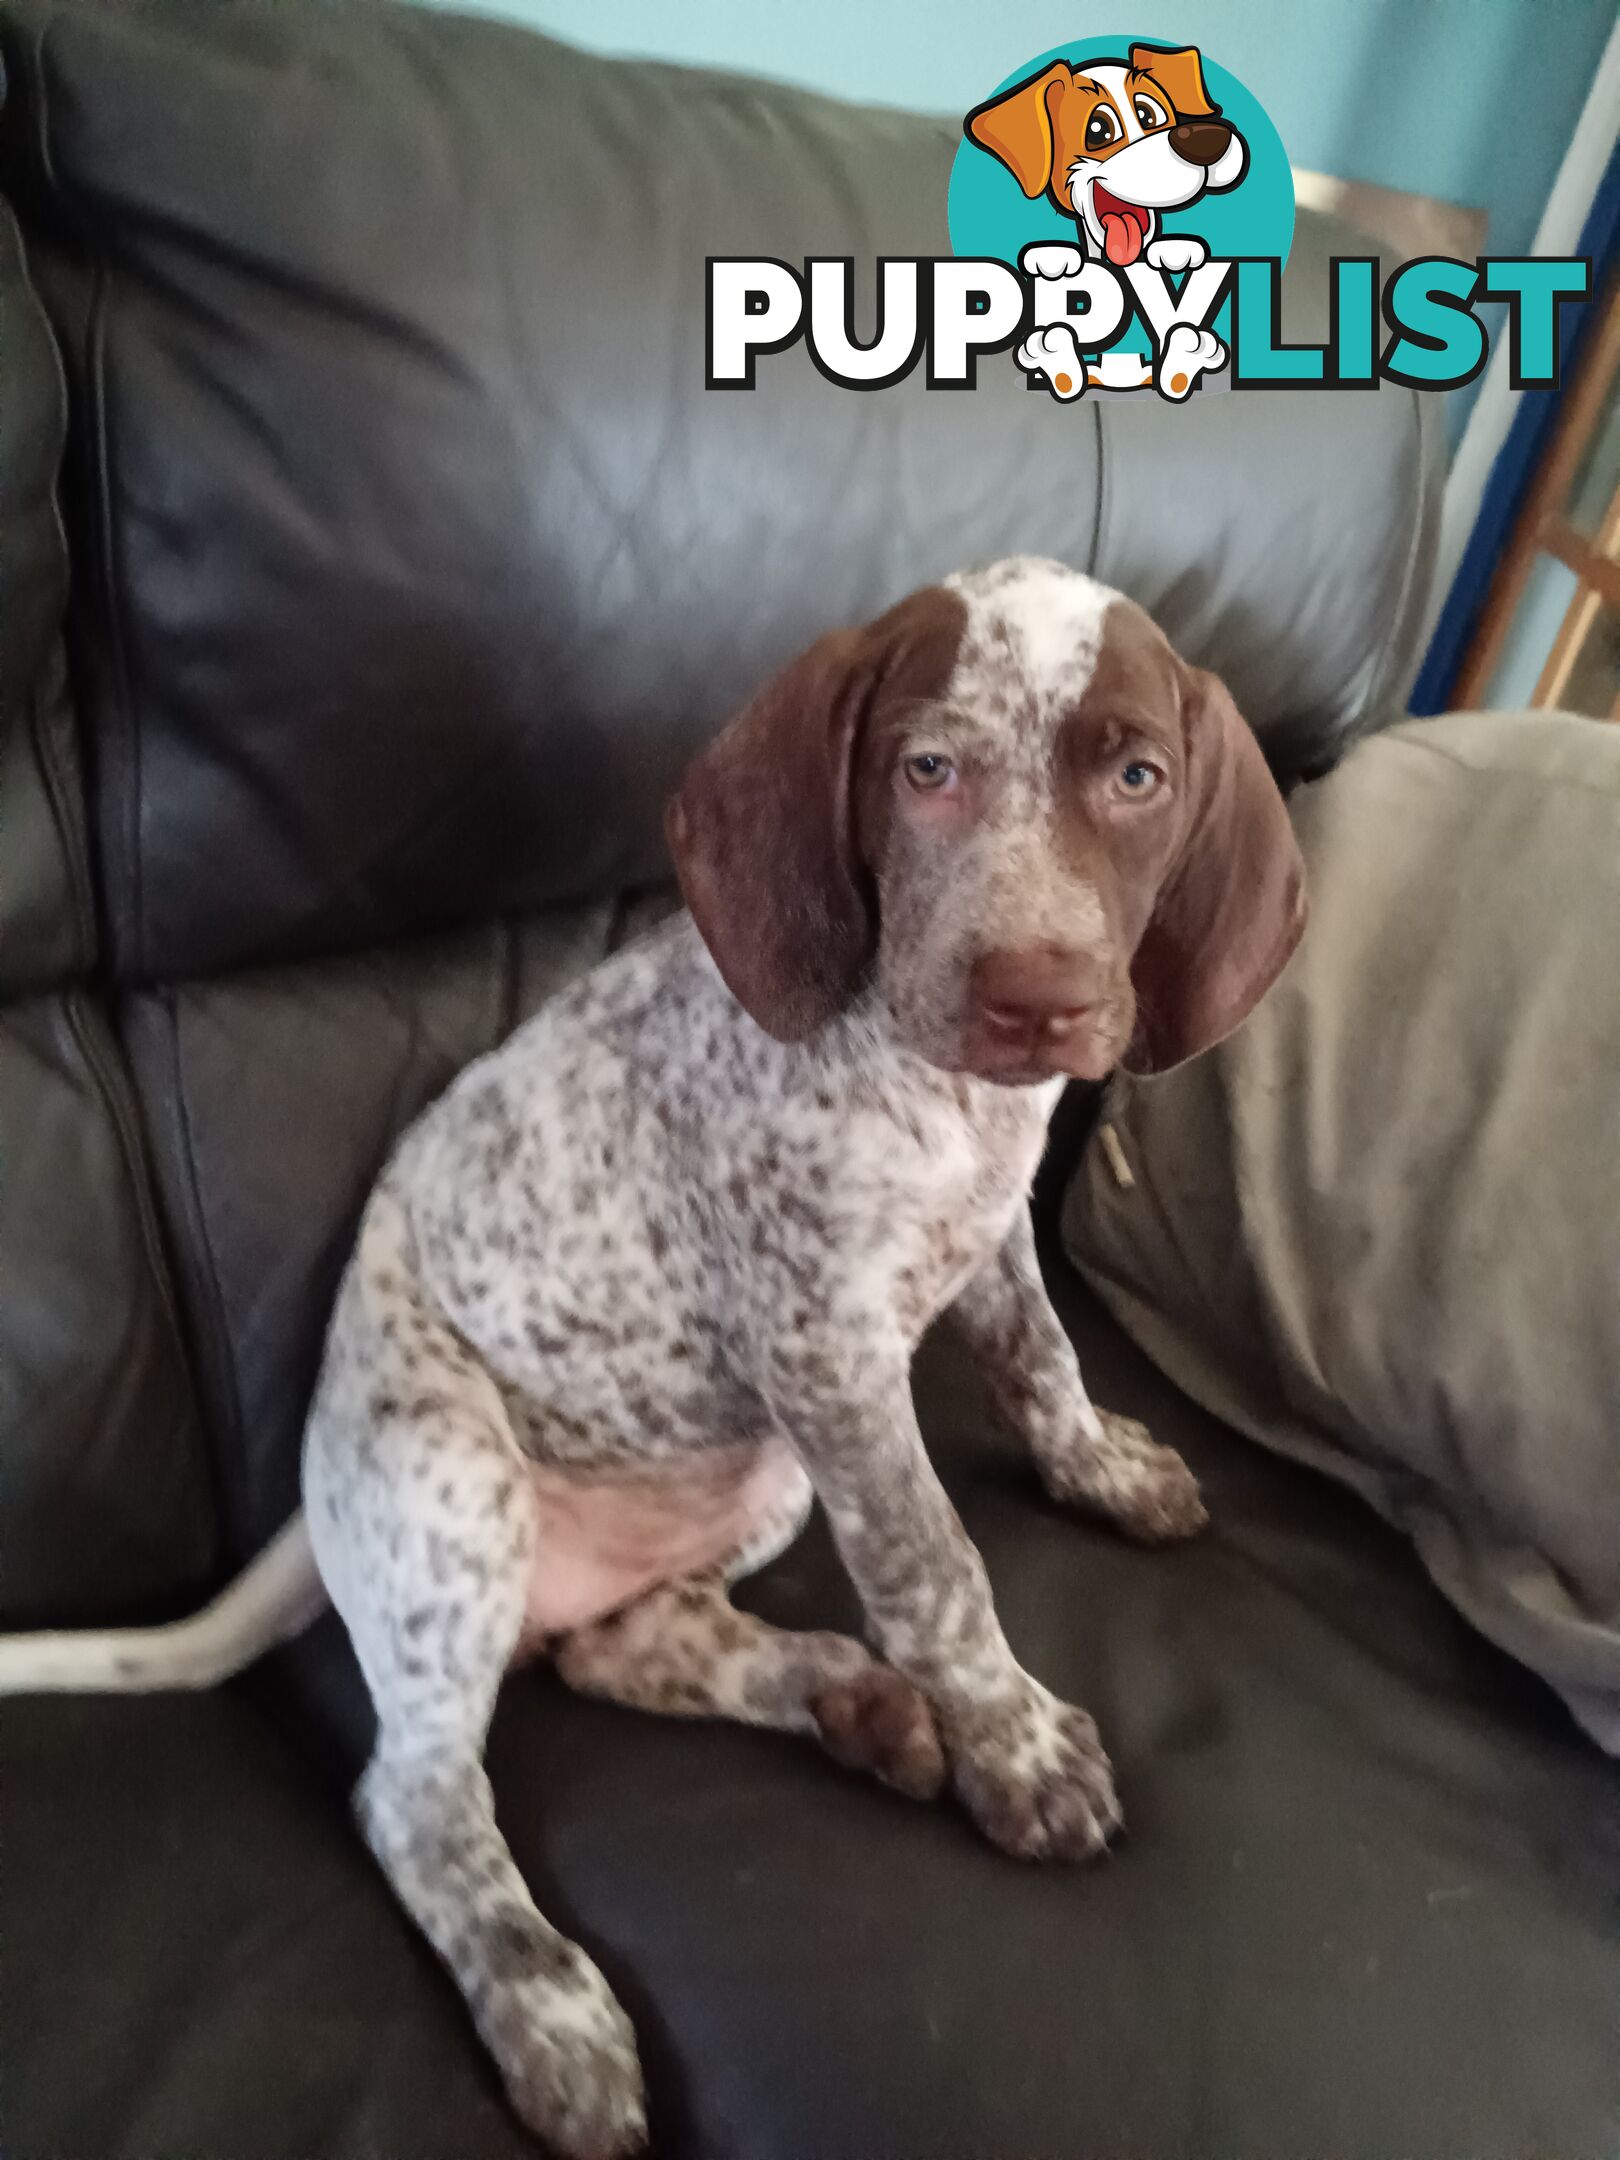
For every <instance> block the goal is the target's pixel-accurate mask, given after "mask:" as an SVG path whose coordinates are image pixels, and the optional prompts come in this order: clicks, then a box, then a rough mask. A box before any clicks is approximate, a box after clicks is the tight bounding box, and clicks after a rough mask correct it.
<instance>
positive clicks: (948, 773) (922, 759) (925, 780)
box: [906, 750, 956, 795]
mask: <svg viewBox="0 0 1620 2160" xmlns="http://www.w3.org/2000/svg"><path fill="white" fill-rule="evenodd" d="M906 778H907V779H908V780H909V781H910V782H911V784H912V786H913V787H914V788H918V789H920V790H921V791H922V793H923V794H925V795H933V794H937V793H938V792H939V790H940V789H941V788H947V787H950V786H951V785H952V784H953V783H954V781H955V779H956V767H955V766H954V765H953V764H952V763H951V761H950V759H949V758H948V757H946V756H945V754H944V753H943V751H939V750H920V751H919V752H918V753H917V755H916V756H915V757H908V758H907V759H906Z"/></svg>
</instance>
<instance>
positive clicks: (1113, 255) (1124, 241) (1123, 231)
mask: <svg viewBox="0 0 1620 2160" xmlns="http://www.w3.org/2000/svg"><path fill="white" fill-rule="evenodd" d="M1102 229H1103V251H1104V253H1105V254H1106V255H1107V257H1108V260H1109V261H1110V262H1111V263H1112V264H1113V265H1114V267H1115V269H1116V270H1124V269H1126V268H1127V267H1128V266H1129V265H1130V264H1131V263H1133V262H1135V260H1136V258H1137V256H1138V255H1140V254H1141V252H1142V228H1141V226H1140V225H1138V224H1137V222H1136V220H1135V218H1133V217H1126V216H1125V215H1124V213H1123V212H1122V211H1119V210H1109V211H1106V212H1105V213H1104V215H1103V221H1102Z"/></svg>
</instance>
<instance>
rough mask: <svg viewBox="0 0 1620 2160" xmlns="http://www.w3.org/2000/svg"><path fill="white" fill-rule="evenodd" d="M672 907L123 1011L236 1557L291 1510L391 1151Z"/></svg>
mask: <svg viewBox="0 0 1620 2160" xmlns="http://www.w3.org/2000/svg"><path fill="white" fill-rule="evenodd" d="M668 905H669V902H668V900H667V899H664V898H660V897H654V898H652V899H651V900H648V901H642V902H635V903H630V904H626V905H615V904H612V903H609V902H605V901H604V902H602V903H600V904H597V905H592V906H587V907H580V908H576V909H570V910H556V911H553V912H551V913H549V914H546V915H543V916H537V917H535V918H534V919H533V920H532V921H529V922H526V923H491V924H489V925H488V926H487V927H486V928H484V929H481V930H469V931H463V932H460V933H458V934H456V935H453V936H447V937H442V938H434V939H423V940H420V941H418V942H417V943H415V944H412V945H406V946H400V947H396V948H391V949H390V950H388V951H386V952H377V953H355V954H348V955H344V956H342V957H339V958H334V959H332V960H329V961H325V962H302V963H298V964H289V965H286V966H278V967H266V968H260V969H256V970H254V971H252V972H250V973H246V974H242V975H236V976H231V977H227V978H225V979H223V980H220V981H218V982H200V983H192V984H186V985H182V986H179V987H174V988H159V989H153V990H145V991H134V992H131V993H130V994H129V995H128V997H127V998H126V999H125V1001H124V1006H123V1011H122V1015H121V1019H122V1026H123V1032H124V1037H125V1041H126V1044H127V1047H128V1052H129V1057H130V1062H131V1068H132V1074H133V1079H134V1083H135V1086H136V1088H137V1089H138V1091H139V1094H140V1098H141V1101H142V1106H143V1109H144V1112H145V1121H146V1126H147V1131H148V1135H149V1144H150V1148H151V1152H152V1162H153V1175H154V1177H155V1179H156V1181H157V1185H158V1190H159V1192H160V1194H161V1197H162V1203H163V1209H164V1213H165V1215H166V1217H167V1219H168V1220H169V1222H170V1223H171V1224H173V1225H174V1228H175V1233H176V1248H177V1255H178V1257H177V1267H178V1269H179V1274H180V1288H181V1296H182V1300H183V1305H184V1310H185V1313H186V1318H187V1325H188V1333H189V1336H190V1339H191V1340H192V1342H193V1343H194V1344H195V1345H196V1349H197V1370H198V1376H199V1385H200V1387H201V1389H202V1392H203V1401H204V1405H205V1416H206V1421H207V1426H208V1430H209V1432H210V1433H211V1434H212V1435H213V1437H214V1441H215V1445H216V1448H217V1452H218V1458H219V1461H220V1464H221V1479H220V1487H221V1501H222V1506H223V1511H224V1522H225V1533H226V1541H227V1549H228V1551H229V1553H230V1555H231V1556H232V1557H233V1558H234V1559H235V1560H238V1561H240V1560H245V1559H246V1558H247V1557H248V1556H249V1555H250V1554H252V1553H254V1552H257V1551H258V1549H259V1547H260V1546H261V1545H263V1544H264V1543H265V1541H266V1539H268V1538H269V1537H270V1536H271V1534H272V1533H273V1532H274V1531H275V1530H277V1529H278V1528H279V1527H280V1525H281V1524H282V1523H283V1522H284V1521H285V1520H286V1517H287V1516H288V1515H289V1514H290V1513H291V1511H292V1509H293V1507H294V1506H295V1505H296V1504H297V1498H298V1462H299V1444H300V1440H301V1437H302V1432H303V1420H304V1412H305V1409H306V1407H307V1405H308V1401H309V1396H310V1392H311V1390H312V1388H313V1386H314V1382H315V1374H316V1369H317V1366H318V1363H319V1359H320V1353H321V1345H322V1342H323V1341H324V1339H325V1334H326V1323H327V1319H328V1316H329V1314H330V1312H331V1308H332V1301H333V1298H334V1296H335V1294H336V1291H337V1284H338V1277H339V1276H340V1274H341V1273H342V1270H343V1267H344V1264H345V1263H346V1261H347V1260H348V1257H349V1251H350V1247H351V1246H352V1244H353V1241H354V1234H355V1230H356V1228H357V1226H358V1223H359V1220H360V1214H361V1210H362V1209H363V1207H364V1206H365V1202H366V1197H367V1194H368V1193H369V1192H370V1190H371V1187H372V1185H373V1184H374V1182H375V1181H376V1177H377V1174H378V1172H379V1171H380V1170H381V1168H382V1165H383V1162H384V1160H385V1159H386V1157H387V1154H388V1151H389V1149H390V1148H391V1147H392V1146H393V1143H394V1141H395V1140H396V1139H397V1138H398V1137H399V1134H400V1133H401V1132H402V1131H403V1129H404V1128H405V1126H406V1125H408V1124H409V1123H410V1121H411V1120H412V1119H413V1118H414V1117H415V1116H416V1114H417V1112H418V1111H419V1110H421V1109H422V1108H423V1107H424V1106H425V1105H426V1103H428V1102H429V1101H430V1100H431V1099H432V1097H433V1096H435V1095H437V1094H438V1093H439V1091H440V1090H441V1089H442V1088H443V1087H445V1086H446V1085H447V1083H448V1082H449V1081H450V1080H452V1079H453V1078H454V1077H455V1075H456V1074H457V1073H458V1072H459V1071H460V1070H461V1069H462V1067H463V1066H464V1065H467V1064H470V1063H471V1061H472V1060H473V1059H474V1058H475V1057H478V1056H480V1055H482V1053H483V1052H484V1051H486V1050H491V1049H493V1048H494V1046H495V1045H496V1044H497V1043H498V1042H500V1041H501V1040H502V1039H503V1038H504V1037H505V1036H506V1035H508V1034H509V1033H510V1032H511V1030H512V1029H513V1028H514V1027H516V1026H517V1024H518V1022H519V1021H520V1020H524V1019H527V1018H528V1016H529V1014H530V1013H531V1012H533V1011H534V1009H535V1008H536V1007H537V1006H538V1005H539V1004H540V1002H541V1001H542V999H544V998H545V997H547V996H549V995H550V994H551V992H553V991H554V990H556V989H558V988H560V987H561V986H562V984H563V983H564V982H566V981H568V980H570V979H571V978H572V977H573V976H575V975H577V974H579V973H580V972H581V971H582V970H583V969H585V968H587V967H589V966H591V965H592V964H593V963H594V962H595V961H597V960H599V959H601V958H602V957H603V955H604V953H606V952H607V951H608V950H609V949H610V948H611V947H612V946H613V945H614V944H616V943H617V942H618V941H619V940H620V939H621V938H622V937H624V936H626V935H629V934H632V933H633V932H634V931H635V929H636V928H637V927H638V926H639V925H640V924H641V923H642V922H644V921H646V920H649V919H651V917H652V916H654V915H655V914H656V913H658V912H659V911H660V910H662V909H663V908H665V907H667V906H668Z"/></svg>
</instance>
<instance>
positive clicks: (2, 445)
mask: <svg viewBox="0 0 1620 2160" xmlns="http://www.w3.org/2000/svg"><path fill="white" fill-rule="evenodd" d="M0 95H3V85H0ZM66 427H67V399H66V394H65V389H64V385H63V381H62V366H61V361H60V359H59V357H58V354H57V348H56V344H55V341H54V339H53V338H52V335H51V330H50V325H49V324H48V323H47V321H46V318H45V313H44V310H43V308H42V307H41V305H40V301H39V297H38V295H37V294H36V292H35V290H34V286H33V282H32V279H31V277H30V275H29V265H28V260H27V254H26V251H25V249H24V246H23V240H22V235H21V233H20V232H19V231H18V228H17V221H16V219H15V218H14V217H13V215H12V213H11V209H10V206H9V205H8V204H6V203H4V202H0V849H3V851H4V862H5V870H4V875H3V876H0V993H11V994H14V993H17V992H22V991H27V990H31V989H38V988H40V987H42V986H44V985H46V984H49V983H60V982H63V981H66V980H67V979H69V978H70V977H72V976H74V975H76V974H78V973H80V972H81V971H82V970H83V969H84V968H85V967H86V966H87V965H88V963H89V961H90V959H91V956H92V953H93V950H94V922H93V916H92V910H91V902H90V887H89V879H88V874H87V871H86V867H85V856H86V848H85V831H84V803H83V794H82V790H81V786H80V780H79V772H78V762H77V743H76V738H75V733H74V722H73V716H72V713H71V710H70V708H69V704H68V698H67V690H66V683H65V678H64V670H63V661H62V649H61V646H62V611H63V608H64V606H65V605H66V600H67V582H68V566H67V543H66V540H65V537H64V534H63V531H62V521H61V518H60V516H59V514H58V510H57V499H56V481H57V468H58V466H59V464H60V461H61V456H62V442H63V436H64V434H65V431H66Z"/></svg>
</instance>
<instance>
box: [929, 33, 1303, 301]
mask: <svg viewBox="0 0 1620 2160" xmlns="http://www.w3.org/2000/svg"><path fill="white" fill-rule="evenodd" d="M1175 42H1176V41H1175V40H1174V39H1172V38H1164V37H1158V38H1155V37H1144V36H1143V35H1142V33H1141V32H1140V31H1136V32H1133V33H1132V34H1131V35H1130V36H1128V37H1126V36H1121V37H1086V38H1077V39H1075V40H1074V42H1073V43H1072V44H1067V45H1054V46H1053V47H1052V48H1051V50H1050V51H1049V52H1043V53H1037V54H1036V55H1035V57H1034V59H1032V60H1026V61H1025V63H1024V65H1023V66H1022V67H1021V68H1015V69H1014V70H1013V72H1012V73H1011V74H1010V75H1008V76H1007V77H1006V78H1005V79H1004V80H1003V81H1001V82H999V83H997V84H995V86H994V87H993V88H992V89H990V90H987V91H986V92H985V96H984V98H982V99H978V100H976V101H975V102H976V103H979V104H982V103H985V102H986V101H987V100H988V99H990V98H992V97H999V96H1000V95H1001V93H1002V91H1004V90H1011V89H1013V88H1015V87H1016V85H1017V84H1019V83H1021V82H1027V81H1028V80H1029V78H1030V77H1031V76H1032V75H1039V74H1040V72H1041V70H1042V69H1043V68H1047V67H1050V66H1051V64H1052V62H1053V61H1054V60H1067V61H1069V62H1070V63H1071V64H1073V65H1075V66H1081V65H1083V64H1084V63H1085V62H1086V61H1088V60H1090V61H1098V60H1121V61H1122V60H1124V59H1125V57H1126V54H1127V53H1128V51H1129V49H1130V47H1131V46H1132V45H1159V46H1166V47H1169V46H1174V45H1175ZM1199 59H1200V61H1201V62H1202V64H1203V70H1204V81H1205V83H1206V84H1207V85H1208V88H1209V94H1210V96H1211V97H1212V98H1213V99H1214V101H1215V103H1216V104H1217V105H1218V106H1219V107H1220V109H1221V117H1222V118H1223V119H1225V120H1229V121H1230V122H1231V123H1232V125H1233V127H1235V128H1236V129H1237V131H1238V133H1239V134H1240V135H1241V136H1242V137H1243V139H1244V141H1245V142H1246V143H1247V144H1248V146H1249V169H1248V171H1247V172H1246V173H1245V174H1244V175H1243V178H1242V179H1241V180H1240V181H1239V183H1238V185H1237V186H1236V187H1235V188H1228V189H1227V190H1226V191H1225V192H1224V193H1221V194H1217V193H1214V192H1211V193H1209V194H1205V195H1201V196H1200V197H1199V198H1198V200H1197V201H1196V202H1191V203H1188V204H1187V205H1186V206H1185V208H1183V209H1180V210H1167V211H1165V212H1164V213H1163V216H1162V223H1161V230H1162V231H1163V232H1165V233H1166V234H1169V233H1196V234H1197V236H1198V238H1199V239H1201V240H1202V241H1204V243H1205V244H1206V245H1207V247H1208V249H1209V252H1210V254H1211V255H1217V256H1232V255H1274V256H1275V257H1276V258H1277V260H1278V261H1279V262H1286V261H1287V260H1288V250H1289V248H1290V246H1291V245H1292V243H1293V238H1294V176H1293V173H1292V172H1291V170H1290V169H1289V164H1288V153H1287V151H1286V150H1285V149H1284V148H1283V144H1282V137H1281V136H1280V135H1279V134H1278V133H1277V130H1276V129H1275V128H1274V127H1273V126H1272V124H1271V121H1270V119H1269V118H1268V116H1267V114H1266V110H1265V107H1264V106H1263V105H1262V104H1261V103H1260V101H1259V99H1258V98H1257V97H1255V96H1254V94H1253V93H1252V91H1249V90H1247V89H1245V87H1244V86H1243V84H1242V83H1240V82H1239V81H1238V79H1237V77H1236V76H1235V75H1230V74H1228V73H1227V71H1226V69H1225V68H1223V67H1222V66H1221V65H1220V63H1219V61H1216V60H1212V59H1210V57H1209V55H1208V54H1207V53H1205V52H1204V51H1203V50H1202V48H1200V49H1199ZM946 216H947V219H948V221H949V225H950V235H951V250H952V253H953V254H957V255H991V256H995V257H997V258H998V259H999V260H1000V261H1002V262H1005V263H1010V264H1011V265H1012V266H1013V268H1014V269H1016V268H1017V267H1018V256H1019V251H1020V249H1022V248H1026V247H1028V246H1029V245H1030V244H1031V242H1033V241H1037V240H1066V241H1068V242H1069V244H1070V245H1071V246H1072V245H1073V244H1074V241H1075V237H1076V225H1075V221H1074V219H1073V218H1072V217H1069V216H1067V215H1066V214H1065V213H1064V212H1063V211H1061V210H1060V209H1059V208H1058V207H1057V205H1056V203H1054V202H1053V201H1052V199H1051V197H1050V196H1048V195H1042V196H1040V197H1038V198H1037V200H1036V201H1034V202H1030V201H1028V200H1027V199H1026V197H1025V194H1024V191H1023V189H1022V188H1021V187H1020V186H1019V185H1018V182H1017V181H1016V180H1015V179H1014V178H1013V176H1012V174H1011V173H1010V172H1009V171H1008V170H1007V168H1006V166H1005V165H1003V164H1002V163H1001V161H1000V160H999V159H998V158H994V157H992V156H991V154H990V152H989V151H988V150H982V149H981V148H980V147H979V145H978V144H977V143H973V142H969V141H968V139H967V136H966V135H965V134H964V135H963V137H962V140H961V141H960V142H959V143H958V144H957V146H956V162H955V164H954V165H953V166H952V167H951V184H950V192H949V194H948V196H947V198H946ZM1230 305H1231V303H1230V301H1226V302H1223V304H1222V306H1221V309H1220V313H1219V315H1218V316H1217V317H1216V327H1217V329H1219V331H1220V332H1221V335H1222V336H1223V337H1224V336H1226V335H1227V334H1228V330H1227V324H1226V321H1225V318H1226V317H1227V315H1228V314H1229V312H1230ZM1125 335H1126V336H1128V335H1129V330H1128V329H1127V331H1126V333H1125ZM1115 342H1116V343H1117V342H1118V340H1116V341H1115Z"/></svg>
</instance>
